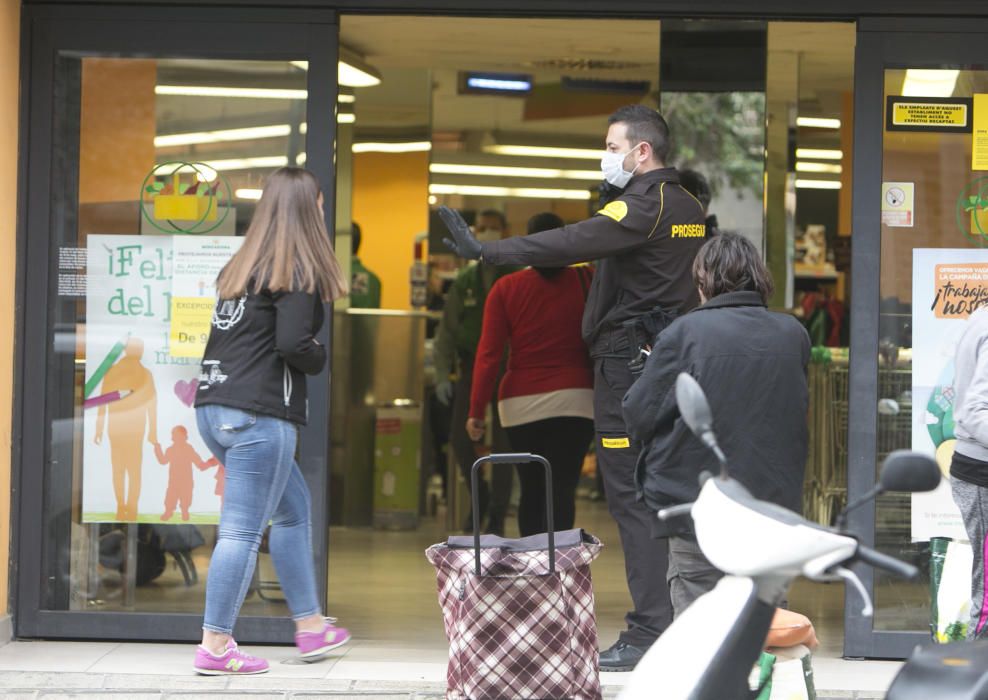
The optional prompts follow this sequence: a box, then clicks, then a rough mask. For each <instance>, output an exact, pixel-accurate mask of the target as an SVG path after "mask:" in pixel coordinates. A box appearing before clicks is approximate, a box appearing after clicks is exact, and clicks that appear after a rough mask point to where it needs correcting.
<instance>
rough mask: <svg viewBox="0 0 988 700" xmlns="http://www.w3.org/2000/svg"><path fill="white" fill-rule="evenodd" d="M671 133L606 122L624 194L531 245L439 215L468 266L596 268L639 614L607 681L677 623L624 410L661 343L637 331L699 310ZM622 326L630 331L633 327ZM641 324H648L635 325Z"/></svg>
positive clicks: (600, 384)
mask: <svg viewBox="0 0 988 700" xmlns="http://www.w3.org/2000/svg"><path fill="white" fill-rule="evenodd" d="M669 148H670V135H669V126H668V124H666V122H665V119H663V118H662V115H660V114H659V113H658V112H656V111H655V110H654V109H650V108H649V107H646V106H645V105H640V104H639V105H628V106H626V107H622V108H620V109H618V110H617V111H616V112H614V114H612V115H611V116H610V117H609V118H608V129H607V136H606V137H605V151H604V153H603V154H602V158H601V171H602V173H603V175H604V179H605V180H607V182H608V183H610V184H611V185H612V186H613V187H616V188H618V189H619V190H621V193H620V194H619V195H618V196H617V197H616V198H615V199H613V200H611V201H610V202H609V203H608V204H607V205H606V206H604V207H603V208H602V209H600V210H599V211H598V212H597V213H596V214H594V215H593V216H591V217H590V218H589V219H585V220H584V221H579V222H577V223H575V224H569V225H567V226H563V227H562V228H555V229H552V230H550V231H543V232H541V233H536V234H534V235H532V236H524V237H519V238H510V239H506V240H502V241H488V242H480V241H477V240H476V238H475V237H474V236H473V235H472V234H471V232H470V229H469V227H468V226H467V224H466V222H465V221H464V220H463V218H462V217H461V216H460V215H459V214H458V213H457V212H455V211H453V210H452V209H448V208H446V207H440V209H439V214H440V216H441V217H442V219H443V222H444V223H445V224H446V226H447V228H449V230H450V233H451V234H452V239H448V240H447V245H449V246H451V247H452V248H453V249H454V251H455V252H456V253H457V254H458V255H460V256H462V257H466V258H473V259H480V260H481V261H482V262H484V263H487V264H491V265H508V264H515V265H532V266H536V267H538V266H545V267H550V266H560V265H571V264H573V263H578V262H589V261H594V260H596V261H598V262H597V271H596V273H595V274H594V278H593V284H592V285H591V287H590V293H589V296H588V297H587V304H586V310H585V311H584V313H583V331H582V334H583V341H584V342H585V343H586V344H587V347H588V349H589V350H590V357H591V359H592V360H593V368H594V431H595V433H596V436H595V442H594V444H595V452H596V455H597V466H598V468H599V469H600V470H601V473H602V474H603V477H604V487H605V488H604V490H605V495H606V497H607V507H608V510H610V512H611V515H612V516H613V517H614V520H615V521H616V522H617V525H618V532H619V533H620V535H621V548H622V549H623V550H624V562H625V573H626V576H627V580H628V590H629V592H630V593H631V600H632V604H633V605H634V609H633V610H631V611H630V612H628V614H627V615H626V616H625V621H626V622H627V624H628V627H627V629H626V630H624V631H622V632H621V634H620V636H619V637H618V640H617V642H615V643H614V644H613V645H611V646H610V647H609V648H608V649H605V650H604V651H602V652H601V653H600V668H601V670H603V671H630V670H631V669H633V668H634V667H635V665H636V664H637V663H638V661H639V660H640V659H641V657H642V656H643V655H644V654H645V651H646V650H648V648H649V647H650V646H651V645H652V643H653V642H654V641H655V640H656V639H657V638H658V636H659V635H660V634H662V632H663V631H664V630H665V628H666V627H668V625H669V623H670V622H671V621H672V605H671V604H670V602H669V591H668V589H667V587H666V568H667V567H666V542H665V540H655V539H652V537H651V535H650V528H651V523H652V520H653V519H654V515H653V514H652V513H650V512H649V511H648V509H647V508H645V507H644V506H643V505H642V504H641V503H639V502H638V501H637V500H636V491H635V481H634V473H635V464H636V462H637V460H638V455H639V452H640V451H641V445H639V444H638V443H637V442H636V441H634V440H633V438H632V437H631V436H630V434H629V432H628V429H627V427H626V426H625V421H624V416H623V415H622V413H621V399H622V397H623V396H624V394H625V393H626V392H627V391H628V389H629V388H630V387H631V384H632V382H633V381H634V375H633V374H632V370H631V367H630V366H629V361H630V360H637V359H638V358H639V357H640V347H641V346H642V345H643V344H646V343H650V342H651V341H652V338H653V336H654V333H650V334H647V337H644V335H645V334H642V333H639V332H638V331H637V330H636V329H638V328H641V327H645V326H646V325H648V324H647V323H645V322H646V321H649V320H651V318H652V317H653V316H654V315H655V314H656V308H657V307H659V308H660V309H661V313H659V314H658V315H659V316H661V317H666V316H668V315H675V314H679V313H685V312H687V311H689V310H690V309H692V308H693V307H694V306H696V304H697V302H698V297H697V293H696V286H695V285H694V284H693V280H692V279H691V277H690V265H691V264H692V263H693V258H694V257H695V256H696V252H697V251H698V250H699V249H700V246H701V245H703V241H704V238H705V237H706V225H705V224H704V213H703V207H701V206H700V204H699V202H697V200H696V199H695V198H694V197H692V196H691V195H690V194H689V193H688V192H687V191H686V190H685V189H683V187H682V186H681V185H680V183H679V173H677V172H676V169H675V168H671V167H667V166H666V160H667V158H668V155H669ZM626 324H631V325H630V326H629V325H626ZM639 324H640V325H639Z"/></svg>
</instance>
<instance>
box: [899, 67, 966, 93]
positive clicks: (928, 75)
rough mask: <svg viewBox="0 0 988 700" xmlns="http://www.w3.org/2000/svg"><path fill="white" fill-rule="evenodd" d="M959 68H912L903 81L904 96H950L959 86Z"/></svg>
mask: <svg viewBox="0 0 988 700" xmlns="http://www.w3.org/2000/svg"><path fill="white" fill-rule="evenodd" d="M959 74H960V71H957V70H926V69H917V68H910V69H909V70H907V71H906V77H905V79H904V80H903V81H902V95H903V96H904V97H950V96H951V95H953V94H954V88H955V87H956V86H957V76H958V75H959Z"/></svg>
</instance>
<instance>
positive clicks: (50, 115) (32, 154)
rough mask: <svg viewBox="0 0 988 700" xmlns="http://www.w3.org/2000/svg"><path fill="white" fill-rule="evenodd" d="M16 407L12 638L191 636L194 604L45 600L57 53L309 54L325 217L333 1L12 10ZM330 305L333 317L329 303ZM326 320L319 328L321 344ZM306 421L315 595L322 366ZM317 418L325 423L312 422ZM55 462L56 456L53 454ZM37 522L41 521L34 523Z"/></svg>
mask: <svg viewBox="0 0 988 700" xmlns="http://www.w3.org/2000/svg"><path fill="white" fill-rule="evenodd" d="M21 36H22V49H21V85H22V86H24V88H23V89H24V92H23V93H22V97H21V108H20V124H21V128H20V134H19V144H18V152H19V154H20V156H19V159H20V162H19V166H18V167H19V171H18V199H17V206H18V217H17V279H16V308H17V314H16V333H17V335H16V337H17V338H18V339H19V342H18V345H17V348H16V351H15V384H14V420H13V426H12V435H11V438H12V443H13V446H14V447H13V454H12V466H13V474H12V477H13V483H14V489H13V493H12V511H13V512H12V527H13V529H14V532H13V537H12V542H13V543H14V549H13V552H12V559H13V562H14V563H13V566H12V571H13V572H14V574H15V580H14V582H13V586H12V595H13V598H14V601H13V608H14V610H15V616H14V623H15V634H16V636H18V637H45V638H86V639H135V640H140V639H147V637H148V630H149V629H154V630H155V634H154V636H155V638H156V639H161V640H188V639H193V638H196V637H198V635H199V634H200V629H201V624H202V616H201V614H199V613H196V614H190V613H146V612H132V613H131V612H96V611H69V610H64V611H63V610H43V609H41V604H42V589H43V588H44V585H45V584H44V581H43V580H42V578H43V576H44V575H45V562H44V559H43V554H42V553H43V552H44V551H45V550H46V548H47V547H48V546H49V545H48V543H47V542H46V538H47V533H46V529H47V528H46V527H45V526H42V525H41V522H43V523H45V525H47V523H48V521H49V515H50V514H48V513H45V512H44V507H45V503H46V493H45V482H46V478H47V476H48V474H49V470H50V469H52V468H53V467H52V465H51V455H50V452H51V447H50V444H51V442H50V434H51V426H50V425H49V424H48V422H47V416H46V397H47V396H48V393H49V387H48V386H47V384H46V382H47V376H46V372H47V367H48V363H49V360H50V357H51V356H52V354H53V350H52V347H53V342H52V341H53V332H54V329H53V328H52V323H51V315H50V311H48V312H46V313H37V310H38V309H50V307H51V306H52V304H50V303H49V300H50V299H52V298H53V297H54V296H55V292H54V281H55V280H54V279H53V278H54V277H55V275H54V274H53V273H52V265H51V255H52V253H53V252H54V249H55V241H54V238H55V235H54V231H53V225H54V222H53V217H52V211H53V207H52V201H53V197H54V196H57V195H58V192H56V191H54V188H53V186H52V170H53V168H54V162H55V161H54V157H55V156H56V155H57V154H55V153H54V150H53V149H54V138H53V125H54V121H55V120H54V115H55V110H57V109H59V105H57V104H56V103H55V100H54V94H53V91H54V87H55V78H56V74H55V65H56V58H57V56H58V55H59V54H60V53H69V54H74V55H79V56H87V55H92V56H111V57H139V58H144V57H154V58H198V59H227V60H234V59H239V60H289V59H290V60H308V61H309V71H308V78H307V79H308V86H307V87H308V100H307V104H306V117H307V121H308V123H309V124H325V125H327V126H328V127H329V128H326V129H312V130H310V131H309V132H308V134H307V136H306V152H307V153H308V154H311V155H310V157H309V158H308V160H307V163H306V167H307V168H308V169H309V170H311V171H312V172H313V173H314V174H315V175H316V176H317V178H318V179H319V182H320V184H321V186H322V190H323V193H324V195H325V201H326V207H325V213H326V221H327V225H328V226H329V230H330V231H333V230H334V227H333V226H332V223H333V221H334V212H335V201H334V198H335V191H336V189H335V171H334V163H335V159H334V154H333V147H334V143H335V139H336V116H335V115H336V95H337V71H336V64H337V60H338V48H337V46H338V16H337V14H336V13H335V12H334V11H332V10H297V9H280V8H270V9H244V8H226V9H217V8H206V9H197V8H189V7H181V8H178V9H177V10H175V11H174V12H173V11H171V10H169V8H162V7H130V8H123V7H68V8H67V7H64V6H62V7H52V6H43V5H42V6H38V5H33V6H32V5H25V6H24V7H23V12H22V28H21ZM327 311H328V312H330V313H328V314H327V318H332V315H331V309H327ZM331 329H332V324H331V323H327V324H325V326H324V328H323V331H322V333H321V334H320V340H321V341H322V342H323V343H325V344H326V345H327V347H331V337H330V335H331ZM309 381H310V385H309V386H310V394H309V415H310V424H311V425H312V427H311V428H309V429H303V430H302V432H301V436H300V444H299V464H300V466H301V468H302V471H303V473H304V475H305V478H306V481H307V482H308V485H309V488H310V490H311V492H312V518H313V525H314V527H313V533H312V540H313V542H312V544H313V548H314V550H315V553H316V566H317V571H318V572H319V573H318V575H317V585H318V594H319V597H320V600H322V601H325V599H326V587H327V576H326V573H327V572H328V556H329V554H328V531H329V518H328V503H329V499H328V474H329V456H330V450H329V430H328V426H329V418H330V416H329V410H330V408H329V396H330V392H329V371H328V369H327V370H324V371H323V372H322V373H321V374H320V375H318V376H317V377H313V378H311V379H310V380H309ZM321 426H326V427H321ZM58 468H64V467H58ZM39 521H41V522H39ZM292 631H293V627H292V624H291V621H290V620H288V619H285V618H270V617H242V618H241V619H240V620H239V622H238V626H237V632H238V637H239V638H241V639H242V640H243V641H245V642H250V643H265V642H267V643H270V642H285V641H287V640H289V639H291V633H292Z"/></svg>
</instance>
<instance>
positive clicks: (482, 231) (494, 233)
mask: <svg viewBox="0 0 988 700" xmlns="http://www.w3.org/2000/svg"><path fill="white" fill-rule="evenodd" d="M473 235H474V236H475V237H476V238H477V240H478V241H480V242H482V243H484V242H488V241H499V240H501V235H502V233H501V230H500V229H496V228H479V229H477V231H476V233H474V234H473Z"/></svg>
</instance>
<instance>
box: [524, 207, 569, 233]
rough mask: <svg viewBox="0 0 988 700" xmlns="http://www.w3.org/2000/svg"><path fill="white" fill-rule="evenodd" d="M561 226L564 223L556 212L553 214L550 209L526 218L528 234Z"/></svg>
mask: <svg viewBox="0 0 988 700" xmlns="http://www.w3.org/2000/svg"><path fill="white" fill-rule="evenodd" d="M563 226H565V223H564V222H563V220H562V219H561V218H559V217H558V216H557V215H556V214H553V213H552V212H551V211H544V212H542V213H541V214H536V215H535V216H533V217H532V218H531V219H529V220H528V234H529V235H531V234H533V233H539V232H540V231H548V230H550V229H554V228H562V227H563Z"/></svg>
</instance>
